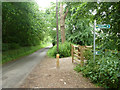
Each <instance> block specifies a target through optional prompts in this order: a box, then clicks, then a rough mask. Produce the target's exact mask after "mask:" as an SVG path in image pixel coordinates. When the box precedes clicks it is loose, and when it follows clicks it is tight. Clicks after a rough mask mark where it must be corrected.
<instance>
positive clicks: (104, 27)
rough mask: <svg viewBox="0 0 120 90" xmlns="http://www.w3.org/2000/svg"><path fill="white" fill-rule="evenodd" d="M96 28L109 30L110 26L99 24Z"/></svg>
mask: <svg viewBox="0 0 120 90" xmlns="http://www.w3.org/2000/svg"><path fill="white" fill-rule="evenodd" d="M96 28H102V29H109V28H110V24H98V25H96Z"/></svg>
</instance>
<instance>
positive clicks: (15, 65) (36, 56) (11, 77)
mask: <svg viewBox="0 0 120 90" xmlns="http://www.w3.org/2000/svg"><path fill="white" fill-rule="evenodd" d="M49 48H50V47H46V48H43V49H40V50H38V51H37V52H35V53H33V54H31V55H28V56H25V57H23V58H21V59H18V60H16V61H13V62H10V63H8V64H5V65H3V66H2V88H18V87H19V86H20V84H21V83H22V82H23V80H24V79H25V78H26V77H27V76H28V74H29V73H30V72H31V71H32V69H33V68H34V67H35V66H36V65H37V64H38V63H40V61H41V60H43V58H44V57H45V55H46V52H47V51H48V49H49Z"/></svg>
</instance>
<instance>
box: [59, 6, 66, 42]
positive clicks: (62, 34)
mask: <svg viewBox="0 0 120 90" xmlns="http://www.w3.org/2000/svg"><path fill="white" fill-rule="evenodd" d="M67 13H68V9H67V11H66V13H65V14H63V5H62V4H60V29H61V41H62V43H64V42H65V40H66V38H65V18H66V16H67Z"/></svg>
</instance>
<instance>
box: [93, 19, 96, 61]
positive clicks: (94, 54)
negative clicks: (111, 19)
mask: <svg viewBox="0 0 120 90" xmlns="http://www.w3.org/2000/svg"><path fill="white" fill-rule="evenodd" d="M95 30H96V20H94V42H93V43H94V47H93V49H94V54H93V57H94V62H95Z"/></svg>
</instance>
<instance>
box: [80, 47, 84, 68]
mask: <svg viewBox="0 0 120 90" xmlns="http://www.w3.org/2000/svg"><path fill="white" fill-rule="evenodd" d="M80 53H81V54H80V57H81V66H83V65H84V57H83V46H80Z"/></svg>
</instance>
